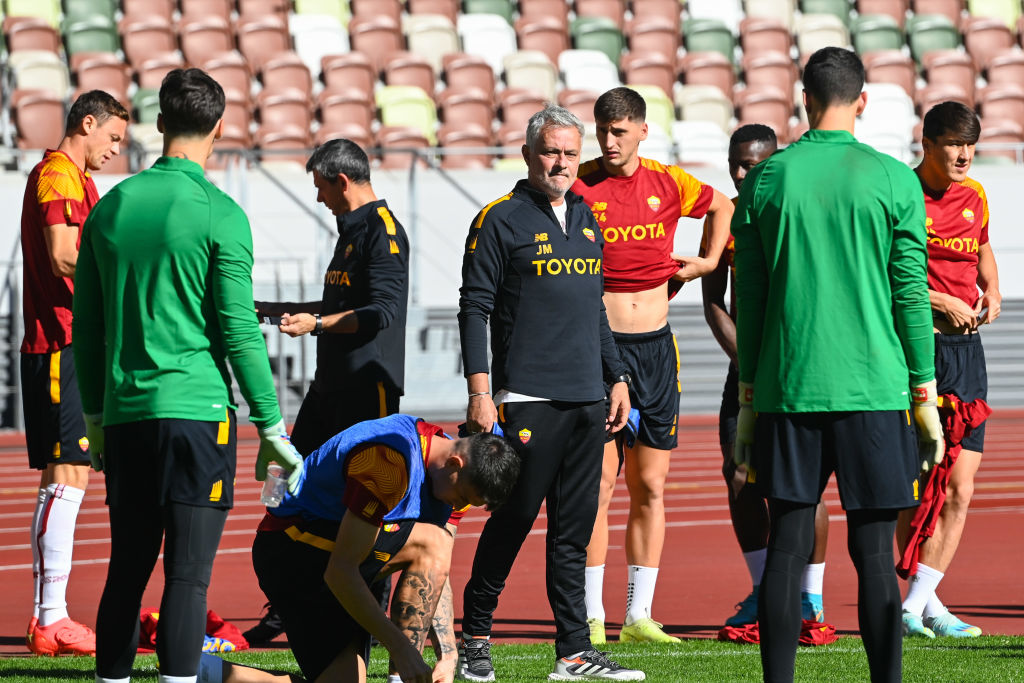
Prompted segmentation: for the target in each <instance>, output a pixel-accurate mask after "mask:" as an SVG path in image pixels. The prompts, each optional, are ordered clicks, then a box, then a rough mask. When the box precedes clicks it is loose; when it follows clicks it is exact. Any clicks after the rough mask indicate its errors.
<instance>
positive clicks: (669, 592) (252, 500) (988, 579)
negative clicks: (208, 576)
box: [0, 411, 1024, 655]
mask: <svg viewBox="0 0 1024 683" xmlns="http://www.w3.org/2000/svg"><path fill="white" fill-rule="evenodd" d="M449 427H450V425H449ZM1022 433H1024V411H1013V412H1011V411H999V412H997V413H996V415H995V416H993V417H992V418H991V419H990V420H989V423H988V431H987V439H986V442H987V443H986V453H985V457H984V460H983V462H982V465H981V470H980V472H979V473H978V478H977V483H976V492H975V497H974V502H973V503H972V505H971V514H970V517H969V520H968V525H967V531H966V533H965V535H964V540H963V542H962V543H961V546H960V550H959V553H958V555H957V559H956V560H955V562H954V564H953V566H952V567H951V571H950V572H949V574H948V576H947V577H946V578H945V579H944V581H943V583H942V586H941V588H940V596H941V597H942V599H943V601H944V602H945V603H946V605H947V606H949V607H950V608H951V609H952V610H953V611H955V612H956V613H957V614H958V615H959V616H961V617H962V618H964V619H965V620H966V621H968V622H969V623H972V624H977V625H979V626H981V628H982V629H983V630H984V631H985V633H989V634H1024V593H1022V592H1021V590H1020V581H1019V578H1018V577H1017V571H1018V570H1019V567H1021V566H1024V543H1021V542H1020V538H1021V537H1022V536H1024V472H1022V470H1021V465H1020V463H1021V460H1020V454H1019V450H1020V446H1021V441H1022V439H1021V436H1020V435H1021V434H1022ZM680 434H681V439H680V440H681V441H682V442H683V443H684V444H685V446H682V447H680V448H678V449H676V451H674V452H673V453H672V468H671V473H670V475H669V481H668V488H667V491H666V508H667V517H668V530H667V537H666V543H665V551H664V556H663V558H662V567H663V568H664V571H662V573H661V578H660V581H659V582H658V590H657V593H656V594H655V602H654V617H655V618H656V619H658V620H659V621H662V622H664V623H665V625H666V630H667V631H669V632H671V633H675V634H677V635H681V636H689V637H711V636H713V635H714V634H715V633H716V632H717V630H718V629H719V628H720V627H721V625H722V622H723V621H724V619H725V618H726V617H727V616H730V615H731V614H732V613H733V604H734V603H736V602H738V601H739V600H741V599H742V598H743V597H745V596H746V594H747V593H748V592H749V590H750V579H749V576H748V574H747V571H746V567H745V565H744V563H743V559H742V557H741V555H740V553H739V548H738V546H737V544H736V541H735V538H734V537H733V534H732V530H731V528H730V524H729V515H728V509H727V506H726V497H725V484H724V483H723V481H722V476H721V472H720V468H721V455H720V452H719V446H718V431H717V423H716V419H715V418H712V417H690V418H687V417H683V418H681V419H680ZM239 441H240V443H241V446H240V447H239V454H238V456H239V467H238V472H239V476H238V483H237V485H236V493H235V501H236V506H235V509H234V510H232V512H231V514H230V516H229V518H228V522H227V526H226V528H225V532H224V537H223V539H222V541H221V548H220V550H219V552H218V555H217V560H216V564H215V566H214V572H213V581H212V584H211V586H210V592H209V605H210V607H211V608H212V609H214V610H216V611H217V612H218V613H219V614H220V615H221V616H223V617H224V618H226V619H228V620H229V621H232V622H234V623H235V624H236V625H238V626H239V627H240V628H242V629H243V630H244V629H246V628H248V627H249V626H250V625H251V624H253V623H254V622H255V621H256V620H257V619H258V618H259V616H260V609H261V607H262V605H263V602H264V598H263V595H262V594H261V593H260V590H259V587H258V586H257V583H256V577H255V575H254V574H253V571H252V565H251V562H250V555H249V553H250V547H251V542H252V536H253V531H254V529H255V527H256V525H257V523H258V522H259V520H260V519H261V518H262V516H263V508H262V506H260V504H259V502H258V499H259V486H258V484H257V483H256V482H255V481H253V480H251V478H250V477H251V474H250V473H251V472H252V466H253V462H254V460H255V455H256V443H257V442H256V438H255V432H254V431H253V430H252V428H245V427H243V428H242V429H241V430H240V439H239ZM26 462H27V459H26V454H25V450H24V438H23V436H22V435H20V434H16V433H9V434H6V435H0V482H2V483H0V583H2V584H3V585H5V586H7V589H6V594H7V596H8V597H7V598H6V599H5V600H3V601H0V605H2V607H0V655H15V654H27V650H26V649H25V646H24V632H25V626H26V624H27V623H28V619H29V616H30V610H31V607H32V602H31V601H32V588H31V563H32V553H31V548H30V546H29V538H28V536H29V531H28V529H29V525H30V523H31V514H32V505H33V503H34V500H35V492H36V490H37V486H38V475H37V474H36V473H34V472H32V471H30V470H28V469H27V467H26ZM825 499H826V501H827V502H828V504H829V506H830V511H831V518H832V527H831V532H830V538H829V549H828V558H827V562H828V565H827V569H826V572H825V593H824V596H825V614H826V618H827V620H828V621H830V622H832V623H833V624H835V625H836V627H837V628H838V629H839V630H840V631H841V632H843V633H855V632H856V630H857V615H856V577H855V574H854V571H853V567H852V565H851V563H850V560H849V558H848V557H847V555H846V524H845V521H844V518H843V513H842V510H841V508H840V505H839V498H838V494H837V492H836V489H835V486H834V484H832V485H830V486H829V488H828V490H827V491H826V494H825ZM628 502H629V501H628V498H627V495H626V492H625V485H624V483H623V482H621V481H620V483H619V488H618V489H617V491H616V496H615V498H614V500H613V503H612V511H611V515H612V518H611V525H612V536H611V550H610V553H609V564H608V569H607V572H606V581H605V602H606V609H607V613H608V620H609V628H610V635H611V634H614V633H615V632H616V631H617V628H616V622H617V621H619V620H621V618H622V615H623V613H624V609H625V587H626V568H625V560H624V557H623V552H622V543H623V534H624V531H623V530H624V525H625V521H626V514H627V511H628ZM485 520H486V513H485V512H483V511H482V510H473V511H472V512H470V514H468V515H467V516H466V518H465V520H464V521H463V522H462V526H461V529H460V531H459V536H458V538H457V540H456V543H455V552H454V556H453V560H452V582H453V583H452V585H453V586H454V588H455V595H456V598H455V600H456V608H455V613H456V615H459V614H460V611H461V601H462V596H461V591H462V587H463V586H464V585H465V582H466V580H467V578H468V577H469V571H470V566H471V564H472V561H473V553H474V551H475V547H476V542H477V538H478V537H479V534H480V530H481V529H482V527H483V523H484V521H485ZM544 530H545V517H544V515H543V513H542V514H541V516H540V517H539V519H538V520H537V523H536V525H535V528H534V530H533V532H532V533H531V535H530V536H529V538H528V539H527V541H526V543H525V545H524V547H523V550H522V552H521V553H520V556H519V560H518V561H517V563H516V565H515V567H514V568H513V571H512V574H511V576H510V577H509V582H508V587H507V589H506V590H505V593H504V594H503V596H502V600H501V604H500V605H499V607H498V611H497V613H496V615H495V633H494V635H495V637H496V638H498V639H506V640H517V641H547V640H550V639H551V638H552V635H553V630H554V629H553V625H552V620H551V612H550V610H549V608H548V605H547V601H546V599H545V588H544V571H543V567H544V564H543V552H544ZM108 556H109V537H108V533H107V516H106V509H105V507H104V505H103V481H102V477H100V476H98V475H93V477H92V482H91V488H90V489H89V491H88V492H87V494H86V497H85V502H84V504H83V506H82V511H81V513H80V515H79V518H78V531H77V533H76V540H75V556H74V565H73V572H72V574H71V579H70V584H69V590H68V602H69V608H70V612H71V615H72V616H73V617H74V618H76V619H78V620H80V621H82V622H84V623H86V624H90V625H92V624H93V623H94V621H95V615H96V607H97V604H98V602H99V597H100V593H101V592H102V590H103V582H104V579H105V576H106V565H107V558H108ZM161 587H162V574H161V569H160V566H159V564H158V566H157V569H156V571H155V572H154V577H153V579H152V580H151V581H150V588H149V589H148V590H147V592H146V595H145V598H144V605H147V606H148V605H153V606H156V605H158V604H159V601H160V590H161ZM280 646H281V647H284V646H285V644H284V643H283V642H282V643H280Z"/></svg>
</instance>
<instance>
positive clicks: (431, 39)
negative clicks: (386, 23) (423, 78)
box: [404, 14, 461, 74]
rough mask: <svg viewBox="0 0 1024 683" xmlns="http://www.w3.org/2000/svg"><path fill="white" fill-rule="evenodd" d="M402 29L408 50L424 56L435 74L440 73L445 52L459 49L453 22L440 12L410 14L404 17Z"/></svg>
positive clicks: (457, 36)
mask: <svg viewBox="0 0 1024 683" xmlns="http://www.w3.org/2000/svg"><path fill="white" fill-rule="evenodd" d="M404 31H405V42H406V45H407V46H408V49H409V52H414V53H416V54H418V55H421V56H423V57H425V58H426V59H427V61H428V62H430V67H431V68H432V69H433V70H434V73H435V74H440V73H441V68H442V64H441V61H442V58H443V57H444V55H445V54H449V53H452V52H459V51H460V49H461V48H460V46H459V34H458V33H456V32H455V24H453V23H452V21H451V20H450V19H448V17H446V16H443V15H440V14H411V15H409V16H408V17H406V20H405V25H404Z"/></svg>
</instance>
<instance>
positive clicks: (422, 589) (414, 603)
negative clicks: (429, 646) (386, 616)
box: [391, 569, 443, 652]
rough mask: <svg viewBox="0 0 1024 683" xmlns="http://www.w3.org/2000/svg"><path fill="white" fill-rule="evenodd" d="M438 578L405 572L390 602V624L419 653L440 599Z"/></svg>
mask: <svg viewBox="0 0 1024 683" xmlns="http://www.w3.org/2000/svg"><path fill="white" fill-rule="evenodd" d="M440 578H441V577H440V576H438V575H436V573H434V572H424V571H417V570H413V569H407V570H406V571H404V572H403V573H402V577H401V578H400V579H399V580H398V586H397V587H396V588H395V595H394V598H393V599H392V601H391V620H392V621H393V622H395V625H396V626H398V628H399V629H401V630H402V632H403V633H405V635H406V637H408V638H409V641H410V642H412V644H413V647H415V648H416V649H417V650H419V651H420V652H423V645H424V643H425V642H426V639H427V633H428V631H429V630H430V625H431V619H432V618H433V616H434V610H435V608H436V607H437V601H438V598H439V597H440V595H441V587H442V586H443V582H442V581H441V580H440Z"/></svg>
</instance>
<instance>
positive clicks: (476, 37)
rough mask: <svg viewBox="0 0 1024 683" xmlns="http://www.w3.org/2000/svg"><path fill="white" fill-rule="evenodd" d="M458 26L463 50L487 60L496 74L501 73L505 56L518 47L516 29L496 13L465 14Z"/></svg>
mask: <svg viewBox="0 0 1024 683" xmlns="http://www.w3.org/2000/svg"><path fill="white" fill-rule="evenodd" d="M456 28H457V30H458V33H459V37H460V38H461V39H462V51H463V52H465V53H467V54H471V55H476V56H477V57H480V58H481V59H483V60H485V61H486V62H487V64H489V65H490V67H491V69H492V70H493V72H494V73H495V74H500V73H501V70H502V64H503V60H504V59H505V57H506V56H507V55H510V54H512V53H514V52H515V51H516V50H517V49H518V48H517V46H516V31H515V29H514V28H512V26H511V24H509V23H508V22H507V21H505V18H504V17H501V16H498V15H496V14H463V15H461V16H459V20H458V23H457V24H456Z"/></svg>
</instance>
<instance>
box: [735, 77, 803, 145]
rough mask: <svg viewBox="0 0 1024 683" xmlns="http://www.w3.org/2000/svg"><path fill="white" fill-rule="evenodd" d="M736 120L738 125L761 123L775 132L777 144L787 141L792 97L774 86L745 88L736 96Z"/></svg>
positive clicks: (791, 111) (791, 112)
mask: <svg viewBox="0 0 1024 683" xmlns="http://www.w3.org/2000/svg"><path fill="white" fill-rule="evenodd" d="M735 104H736V118H738V119H739V121H740V125H744V124H747V123H763V124H765V125H766V126H769V127H770V128H771V129H772V130H774V131H775V135H776V136H778V138H779V142H780V143H782V144H785V143H786V142H788V141H789V119H790V117H791V116H792V115H793V96H792V93H790V92H785V91H783V90H782V89H781V88H778V87H775V86H758V87H755V88H747V89H746V90H741V91H740V92H739V93H737V94H736V99H735Z"/></svg>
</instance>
